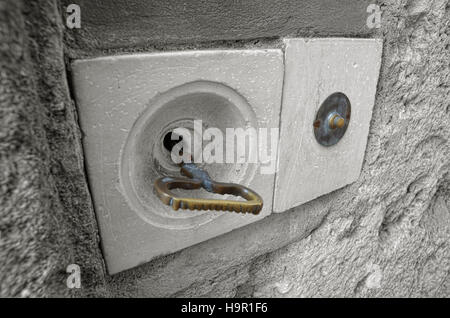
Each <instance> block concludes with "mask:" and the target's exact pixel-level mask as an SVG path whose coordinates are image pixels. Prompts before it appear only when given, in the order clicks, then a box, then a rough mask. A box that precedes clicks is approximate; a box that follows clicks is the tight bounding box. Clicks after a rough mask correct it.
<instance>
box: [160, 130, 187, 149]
mask: <svg viewBox="0 0 450 318" xmlns="http://www.w3.org/2000/svg"><path fill="white" fill-rule="evenodd" d="M182 140H183V136H179V135H177V134H175V133H173V132H172V131H169V132H168V133H167V134H165V135H164V138H163V146H164V148H166V149H167V151H169V152H172V149H173V147H175V145H176V144H177V143H179V142H180V141H182ZM180 151H182V148H181V149H180Z"/></svg>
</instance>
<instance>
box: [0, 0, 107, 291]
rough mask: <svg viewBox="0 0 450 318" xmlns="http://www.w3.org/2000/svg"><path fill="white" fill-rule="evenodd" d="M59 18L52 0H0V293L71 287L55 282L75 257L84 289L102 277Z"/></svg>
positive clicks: (62, 279)
mask: <svg viewBox="0 0 450 318" xmlns="http://www.w3.org/2000/svg"><path fill="white" fill-rule="evenodd" d="M59 23H60V20H59V18H58V11H57V6H56V5H55V3H54V2H51V1H17V0H8V1H0V67H1V69H0V296H3V297H5V296H23V297H27V296H71V295H77V294H80V292H79V291H71V290H69V289H67V288H66V287H65V280H66V277H67V274H66V273H65V271H66V267H67V265H69V264H71V263H75V262H83V264H84V265H83V267H84V266H86V270H85V271H83V273H84V278H83V281H84V282H85V283H86V289H85V290H84V291H83V292H84V293H85V294H86V293H87V294H89V293H93V292H94V290H97V287H98V286H101V282H102V281H103V269H102V266H103V265H102V261H101V258H100V252H99V248H98V238H97V230H96V224H95V219H94V217H93V211H92V207H91V201H90V197H89V193H88V191H87V187H86V183H85V177H84V173H83V166H82V164H83V163H82V160H81V158H82V152H81V148H80V134H79V131H78V127H77V125H76V113H75V108H74V105H73V104H72V102H71V100H70V98H69V95H68V89H67V83H66V79H65V78H66V77H65V66H64V61H63V55H62V41H61V38H62V34H61V31H60V30H61V26H60V24H59ZM89 282H91V283H89ZM96 292H98V291H96Z"/></svg>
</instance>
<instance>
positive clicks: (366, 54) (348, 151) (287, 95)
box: [274, 38, 382, 212]
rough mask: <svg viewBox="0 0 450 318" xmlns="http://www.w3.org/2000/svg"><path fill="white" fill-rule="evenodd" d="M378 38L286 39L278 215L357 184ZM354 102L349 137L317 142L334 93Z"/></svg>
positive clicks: (378, 52)
mask: <svg viewBox="0 0 450 318" xmlns="http://www.w3.org/2000/svg"><path fill="white" fill-rule="evenodd" d="M381 53H382V41H381V40H378V39H343V38H333V39H286V40H285V77H284V87H283V104H282V113H281V133H280V144H279V147H280V149H279V156H278V166H279V171H278V173H277V176H276V183H275V185H276V188H275V198H274V199H275V200H274V212H283V211H286V210H288V209H290V208H292V207H295V206H298V205H300V204H302V203H305V202H307V201H310V200H312V199H315V198H317V197H319V196H321V195H323V194H326V193H329V192H331V191H334V190H336V189H339V188H341V187H343V186H345V185H347V184H349V183H352V182H354V181H355V180H356V179H357V178H358V176H359V174H360V170H361V166H362V163H363V159H364V153H365V149H366V143H367V136H368V132H369V125H370V120H371V116H372V108H373V105H374V100H375V92H376V86H377V81H378V75H379V69H380V62H381ZM334 92H342V93H344V94H346V95H347V97H348V98H349V99H350V102H351V106H352V115H351V119H350V123H349V126H348V129H347V131H346V133H345V135H344V137H343V138H342V139H341V140H340V141H339V142H338V143H337V144H336V145H333V146H331V147H324V146H321V145H320V144H318V143H317V141H316V139H315V137H314V132H313V122H314V118H315V116H316V112H317V110H318V109H319V107H320V105H321V104H322V102H323V101H324V100H325V99H326V98H327V97H328V96H329V95H331V94H332V93H334Z"/></svg>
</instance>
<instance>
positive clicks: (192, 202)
mask: <svg viewBox="0 0 450 318" xmlns="http://www.w3.org/2000/svg"><path fill="white" fill-rule="evenodd" d="M181 174H182V175H185V176H187V177H189V179H187V178H172V177H162V178H159V179H158V180H156V181H155V184H154V188H155V190H156V194H157V195H158V197H159V198H160V199H161V201H162V202H163V203H164V204H166V205H170V206H172V208H173V209H174V210H175V211H176V210H178V209H179V208H181V209H184V210H186V209H189V210H218V211H234V212H238V213H252V214H255V215H256V214H259V212H260V211H261V209H262V207H263V200H262V198H261V197H260V196H259V195H258V194H257V193H256V192H255V191H253V190H251V189H249V188H247V187H245V186H243V185H240V184H235V183H223V182H217V181H214V180H212V179H211V177H210V176H209V174H208V172H206V171H205V170H203V169H201V168H199V167H198V166H197V165H195V164H194V163H182V165H181ZM200 188H203V189H205V190H206V191H208V192H211V193H218V194H232V195H235V196H240V197H242V198H244V199H246V200H247V201H234V200H218V199H200V198H198V199H196V198H188V197H179V196H176V195H175V194H174V193H172V192H171V191H170V190H171V189H186V190H193V189H200Z"/></svg>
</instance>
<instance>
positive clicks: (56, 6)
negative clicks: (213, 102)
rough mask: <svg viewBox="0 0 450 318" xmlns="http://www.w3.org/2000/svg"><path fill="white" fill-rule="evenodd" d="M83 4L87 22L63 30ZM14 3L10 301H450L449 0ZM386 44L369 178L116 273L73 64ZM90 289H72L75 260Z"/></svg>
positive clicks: (4, 20)
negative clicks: (178, 53) (372, 7)
mask: <svg viewBox="0 0 450 318" xmlns="http://www.w3.org/2000/svg"><path fill="white" fill-rule="evenodd" d="M68 3H78V4H80V5H81V9H82V28H81V29H80V30H71V31H70V30H65V29H64V26H63V19H64V12H65V5H67V4H68ZM369 3H371V1H356V0H343V1H331V0H324V1H312V0H311V1H303V0H302V1H294V0H289V1H282V0H276V1H263V0H260V1H257V0H252V1H238V0H236V1H223V2H222V1H196V2H195V3H192V4H189V5H188V4H185V1H175V0H170V1H143V0H141V1H140V0H132V1H124V0H121V1H115V2H114V3H112V2H110V1H106V0H100V1H87V0H83V1H81V0H78V1H76V0H73V1H66V0H63V1H61V2H59V1H56V0H48V1H44V0H42V1H37V0H29V1H18V0H0V66H1V69H0V295H1V296H22V297H35V296H68V297H71V296H279V297H284V296H304V297H309V296H350V297H355V296H356V297H360V296H361V297H367V296H402V297H406V296H439V297H445V296H446V297H448V296H450V275H449V273H450V176H449V171H450V160H449V158H450V128H449V126H450V125H449V123H450V102H449V100H450V89H449V83H450V78H449V77H450V69H449V68H450V67H449V60H450V53H449V44H450V43H449V42H450V38H449V34H448V33H449V29H450V28H449V23H450V13H449V12H450V11H449V1H448V0H433V1H425V0H399V1H388V0H386V1H377V3H378V4H379V5H380V6H381V8H382V10H383V19H382V26H381V28H380V29H373V30H370V29H368V28H367V27H366V25H365V19H366V17H367V15H368V14H367V13H366V12H365V9H366V8H367V5H368V4H369ZM282 36H352V37H358V36H362V37H380V38H383V39H384V54H383V63H382V69H381V75H380V81H379V85H378V92H377V97H376V104H375V107H374V114H373V118H372V123H371V129H370V135H369V140H368V146H367V150H366V154H365V161H364V165H363V170H362V173H361V175H360V178H359V180H358V181H357V182H355V183H354V184H352V185H350V186H347V187H345V188H344V189H341V190H338V191H335V192H333V193H331V194H328V195H325V196H323V197H321V198H319V199H316V200H314V201H312V202H309V203H307V204H305V205H303V206H300V207H298V208H295V209H293V210H292V211H289V212H285V213H283V214H281V215H272V216H270V217H269V218H266V219H264V220H263V221H261V222H258V223H256V224H252V225H250V226H247V227H244V228H242V229H239V230H236V231H233V232H231V233H229V234H227V235H224V236H221V237H218V238H215V239H212V240H210V241H207V242H204V243H202V244H199V245H196V246H193V247H191V248H188V249H185V250H183V251H181V252H178V253H175V254H172V255H169V256H166V257H162V258H159V259H157V260H155V261H153V262H151V263H148V264H144V265H142V266H140V267H138V268H135V269H132V270H129V271H126V272H123V273H120V274H118V275H115V276H113V277H110V276H108V275H107V274H106V272H105V269H104V264H103V260H102V256H101V249H100V247H99V236H98V230H97V224H96V220H95V214H94V212H93V209H92V204H91V199H90V196H89V189H88V186H87V184H86V176H85V173H84V167H83V153H82V148H81V143H80V141H81V138H82V136H81V133H80V131H79V127H78V124H77V114H76V105H75V104H74V102H73V101H72V98H71V93H70V83H68V80H67V79H68V78H70V76H68V74H70V67H69V62H70V60H71V59H74V58H82V57H87V56H98V55H108V54H118V53H123V52H136V51H157V50H180V49H192V48H204V47H224V48H227V47H265V46H278V47H279V46H280V41H279V37H282ZM71 263H76V264H79V265H80V266H81V269H82V288H81V289H79V290H69V289H68V288H67V287H66V285H65V280H66V278H67V274H66V273H65V269H66V267H67V265H69V264H71Z"/></svg>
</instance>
